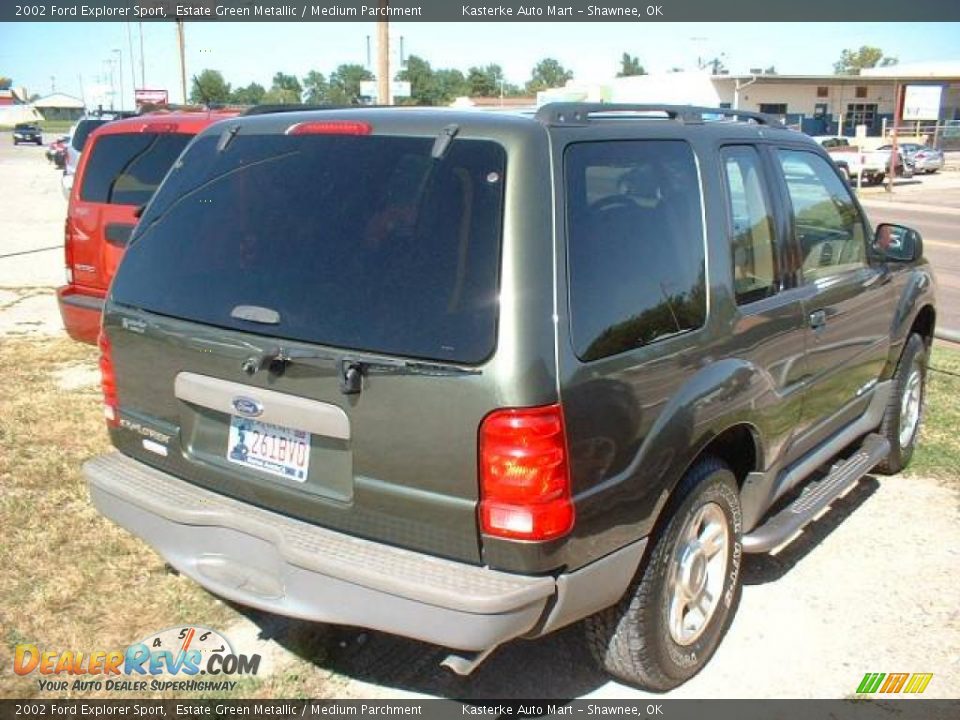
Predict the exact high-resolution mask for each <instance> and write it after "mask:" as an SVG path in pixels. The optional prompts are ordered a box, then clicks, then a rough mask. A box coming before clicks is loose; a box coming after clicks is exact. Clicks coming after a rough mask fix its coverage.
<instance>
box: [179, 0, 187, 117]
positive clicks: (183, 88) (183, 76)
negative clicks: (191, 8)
mask: <svg viewBox="0 0 960 720" xmlns="http://www.w3.org/2000/svg"><path fill="white" fill-rule="evenodd" d="M177 45H179V47H180V92H181V93H182V94H183V104H184V105H186V104H187V65H186V59H185V53H184V39H183V20H180V19H179V18H177Z"/></svg>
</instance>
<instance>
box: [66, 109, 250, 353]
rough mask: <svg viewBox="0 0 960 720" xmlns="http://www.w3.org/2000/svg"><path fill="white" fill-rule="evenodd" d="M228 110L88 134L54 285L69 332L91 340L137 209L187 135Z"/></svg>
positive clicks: (150, 118) (166, 116)
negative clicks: (61, 278) (62, 273)
mask: <svg viewBox="0 0 960 720" xmlns="http://www.w3.org/2000/svg"><path fill="white" fill-rule="evenodd" d="M236 114H237V113H236V112H235V111H218V112H174V113H153V114H151V115H144V116H140V117H135V118H129V119H125V120H115V121H113V122H110V123H109V124H106V123H101V125H100V126H97V127H96V128H95V129H94V130H92V132H90V134H89V139H88V140H87V141H86V149H85V150H84V151H83V155H82V157H81V160H80V165H79V166H78V169H77V175H76V177H77V182H76V183H75V184H74V185H73V187H72V191H71V193H70V196H69V204H68V207H67V221H66V225H65V230H64V234H65V237H64V255H65V261H66V277H67V282H66V284H65V285H64V286H63V287H61V288H58V290H57V299H58V301H59V305H60V315H61V317H62V318H63V325H64V327H65V328H66V330H67V333H68V334H69V335H70V337H72V338H73V339H75V340H80V341H82V342H87V343H95V342H96V340H97V333H98V332H99V329H100V315H101V310H102V308H103V298H104V296H105V295H106V292H107V287H109V285H110V281H111V280H112V279H113V273H114V271H115V270H116V267H117V264H118V263H119V262H120V258H121V257H122V256H123V251H124V249H125V248H126V245H127V241H128V240H129V238H130V233H131V231H132V230H133V227H134V225H136V223H137V217H138V212H139V211H140V210H142V208H143V206H144V205H146V204H147V203H148V202H149V201H150V198H151V197H152V196H153V192H154V190H156V188H157V186H158V185H159V184H160V181H161V180H162V179H163V176H164V175H166V173H167V171H168V170H169V169H170V166H171V165H172V164H173V162H174V161H175V160H176V159H177V157H178V156H179V155H180V152H181V151H182V150H183V148H184V147H186V145H187V143H189V142H190V140H191V139H192V138H193V137H194V135H196V134H197V133H198V132H200V131H201V130H203V129H205V128H207V127H208V126H210V125H212V124H213V123H215V122H218V121H219V120H223V119H226V118H229V117H234V116H235V115H236ZM87 127H89V126H87Z"/></svg>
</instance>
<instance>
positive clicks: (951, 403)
mask: <svg viewBox="0 0 960 720" xmlns="http://www.w3.org/2000/svg"><path fill="white" fill-rule="evenodd" d="M905 474H907V475H912V476H927V477H935V478H938V479H940V480H943V481H945V482H947V483H949V484H951V485H954V486H956V487H960V351H957V350H953V349H951V348H946V347H942V346H940V345H934V348H933V354H932V356H931V358H930V373H929V377H928V384H927V408H926V415H925V417H924V420H923V429H922V432H921V435H920V445H919V447H917V451H916V452H915V453H914V456H913V462H911V463H910V467H909V468H907V470H906V473H905Z"/></svg>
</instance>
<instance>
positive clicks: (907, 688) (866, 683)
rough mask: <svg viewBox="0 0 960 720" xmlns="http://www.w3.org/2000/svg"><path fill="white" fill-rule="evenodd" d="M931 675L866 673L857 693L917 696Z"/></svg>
mask: <svg viewBox="0 0 960 720" xmlns="http://www.w3.org/2000/svg"><path fill="white" fill-rule="evenodd" d="M932 678H933V673H866V674H865V675H864V676H863V680H861V681H860V685H859V687H857V693H859V694H864V695H870V694H872V693H878V692H879V693H888V694H889V693H910V694H914V695H919V694H920V693H922V692H923V691H924V690H926V689H927V685H929V684H930V680H931V679H932Z"/></svg>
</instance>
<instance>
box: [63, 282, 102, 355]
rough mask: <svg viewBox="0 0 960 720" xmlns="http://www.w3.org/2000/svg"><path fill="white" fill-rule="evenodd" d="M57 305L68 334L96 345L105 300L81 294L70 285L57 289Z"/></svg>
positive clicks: (80, 340)
mask: <svg viewBox="0 0 960 720" xmlns="http://www.w3.org/2000/svg"><path fill="white" fill-rule="evenodd" d="M57 304H58V305H59V306H60V317H61V319H62V320H63V327H64V328H66V331H67V334H68V335H69V336H70V337H72V338H73V339H74V340H77V341H79V342H84V343H90V344H91V345H95V344H96V343H97V335H99V333H100V317H101V315H103V298H102V297H97V296H96V295H88V294H86V293H83V292H80V291H79V290H77V288H74V287H72V286H70V285H65V286H64V287H60V288H57Z"/></svg>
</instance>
